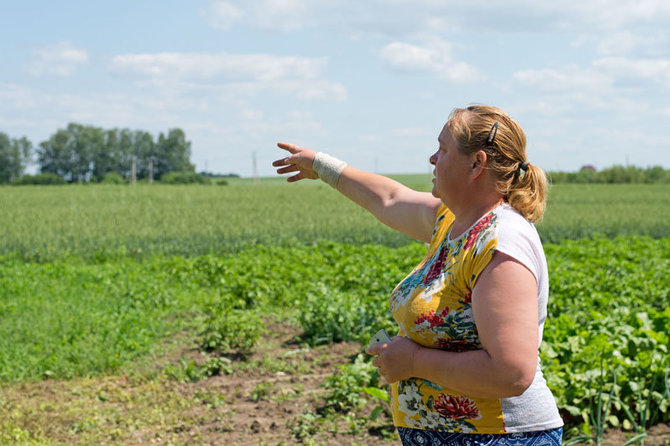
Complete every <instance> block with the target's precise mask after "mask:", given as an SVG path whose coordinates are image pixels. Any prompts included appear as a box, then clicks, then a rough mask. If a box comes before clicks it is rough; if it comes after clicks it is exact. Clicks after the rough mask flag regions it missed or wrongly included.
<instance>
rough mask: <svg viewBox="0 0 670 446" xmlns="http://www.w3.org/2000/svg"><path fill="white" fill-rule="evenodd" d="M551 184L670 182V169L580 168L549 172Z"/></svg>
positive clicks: (628, 167) (655, 167)
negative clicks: (572, 170)
mask: <svg viewBox="0 0 670 446" xmlns="http://www.w3.org/2000/svg"><path fill="white" fill-rule="evenodd" d="M548 176H549V179H550V180H551V182H552V183H553V184H561V183H609V184H613V183H646V184H668V183H670V170H667V169H664V168H663V167H661V166H653V167H648V168H640V167H635V166H613V167H609V168H607V169H603V170H599V171H596V170H595V169H592V168H582V169H580V170H579V171H578V172H549V173H548Z"/></svg>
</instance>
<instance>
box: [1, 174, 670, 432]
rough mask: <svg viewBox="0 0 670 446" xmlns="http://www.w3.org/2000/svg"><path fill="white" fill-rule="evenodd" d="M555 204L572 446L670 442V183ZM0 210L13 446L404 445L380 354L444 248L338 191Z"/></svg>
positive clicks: (559, 371) (554, 368) (546, 353)
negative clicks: (410, 284)
mask: <svg viewBox="0 0 670 446" xmlns="http://www.w3.org/2000/svg"><path fill="white" fill-rule="evenodd" d="M396 178H397V179H398V180H400V181H402V182H404V183H406V184H408V185H410V186H411V187H414V188H416V189H420V190H429V187H430V181H429V178H428V176H425V175H413V176H409V175H407V176H397V177H396ZM303 183H304V184H303ZM550 197H551V198H550V202H549V207H548V212H547V215H546V217H545V219H544V220H543V221H542V223H541V224H540V225H538V229H539V231H540V234H541V236H542V238H543V241H544V243H545V250H546V254H547V259H548V263H549V274H550V303H549V309H548V311H549V316H548V320H547V325H546V326H545V331H544V340H543V345H542V349H541V355H540V356H541V360H542V363H543V367H544V371H545V376H546V378H547V381H548V384H549V386H550V387H551V388H552V390H553V392H554V395H555V396H556V399H557V402H558V404H559V408H560V410H561V414H562V416H563V418H564V420H565V422H566V431H565V432H566V433H565V436H564V439H566V440H568V442H569V441H573V442H575V443H577V442H579V443H582V444H584V443H588V442H593V443H600V442H601V441H604V442H607V441H609V442H610V444H624V443H626V442H629V441H630V442H631V443H630V444H636V443H637V444H641V443H642V442H644V444H647V445H655V444H658V445H665V444H669V443H670V427H669V426H668V423H670V407H669V406H670V376H669V372H668V371H669V369H670V305H668V304H669V303H670V275H669V274H668V271H670V185H600V184H598V185H595V184H594V185H572V184H566V185H556V186H553V188H552V190H551V195H550ZM0 209H2V212H1V213H0V414H1V416H0V445H4V444H8V445H9V444H12V445H13V444H36V445H37V444H39V445H42V444H47V445H50V444H54V445H60V444H151V443H156V444H296V443H304V444H370V445H371V444H380V443H387V444H397V440H396V439H395V437H394V435H395V434H394V433H393V429H392V425H391V421H390V418H389V412H388V407H387V404H386V401H385V399H387V396H386V393H385V392H384V391H381V390H380V388H379V383H378V377H377V375H376V373H375V372H374V367H372V366H371V364H370V362H369V358H368V357H366V355H364V354H362V350H363V344H364V343H365V342H366V340H367V338H368V337H369V335H370V334H371V332H373V331H376V330H377V329H379V328H386V329H387V330H393V321H392V320H391V318H390V315H389V313H388V306H387V304H386V300H387V296H388V294H389V292H390V291H391V289H392V288H393V287H394V285H395V284H396V283H397V282H398V281H399V280H401V279H402V278H403V277H404V276H405V275H406V274H407V272H408V271H409V270H410V269H411V268H412V267H413V266H414V265H415V264H416V263H417V262H418V261H419V260H420V259H421V258H422V256H423V253H424V250H425V246H424V245H423V244H421V243H417V242H415V241H412V240H410V239H408V238H406V237H404V236H402V235H399V234H397V233H394V232H393V231H392V230H390V229H387V228H385V227H384V226H382V225H381V224H380V223H379V222H377V221H376V220H375V219H374V218H373V217H371V216H370V215H369V214H367V213H366V212H365V211H363V210H361V209H359V208H358V207H357V206H356V205H354V204H352V203H350V202H348V201H347V200H346V199H344V198H343V197H341V196H339V195H338V194H337V193H335V192H334V191H332V190H331V189H330V188H329V187H328V186H325V185H323V184H321V183H319V182H309V183H305V182H301V183H298V184H291V185H289V184H286V183H285V182H283V181H280V180H278V179H263V180H261V182H260V184H253V182H252V180H246V179H245V180H241V179H240V180H231V181H230V185H228V186H158V185H152V186H147V185H144V186H136V187H129V186H101V185H99V186H58V187H55V186H54V187H0ZM573 444H574V443H573Z"/></svg>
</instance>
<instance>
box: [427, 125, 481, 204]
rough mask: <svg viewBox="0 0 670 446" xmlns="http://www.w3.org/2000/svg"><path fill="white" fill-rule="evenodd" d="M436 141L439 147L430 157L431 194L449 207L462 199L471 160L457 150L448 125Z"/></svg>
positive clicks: (456, 144)
mask: <svg viewBox="0 0 670 446" xmlns="http://www.w3.org/2000/svg"><path fill="white" fill-rule="evenodd" d="M437 141H438V142H439V147H438V149H437V151H436V152H435V153H434V154H433V155H432V156H431V157H430V164H432V165H433V166H435V168H434V169H433V176H434V178H433V190H432V194H433V196H435V197H437V198H439V199H440V200H442V202H443V203H444V204H446V205H447V206H449V207H451V206H453V205H454V204H456V203H457V202H458V201H457V200H458V198H459V197H461V198H462V197H463V192H464V190H465V188H466V187H467V182H468V176H469V173H470V171H471V168H472V160H471V159H470V157H469V156H467V155H463V154H462V153H461V152H460V151H459V150H458V143H457V142H456V140H455V139H454V137H453V136H452V134H451V131H450V130H449V125H448V123H447V125H445V126H444V128H443V129H442V132H441V133H440V136H439V137H438V138H437Z"/></svg>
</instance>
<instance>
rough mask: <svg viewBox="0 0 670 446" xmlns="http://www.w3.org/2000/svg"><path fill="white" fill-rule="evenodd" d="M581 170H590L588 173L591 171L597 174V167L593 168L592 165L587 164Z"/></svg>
mask: <svg viewBox="0 0 670 446" xmlns="http://www.w3.org/2000/svg"><path fill="white" fill-rule="evenodd" d="M579 170H588V171H591V172H595V171H596V168H595V166H593V165H591V164H585V165H583V166H582V167H581V168H580V169H579Z"/></svg>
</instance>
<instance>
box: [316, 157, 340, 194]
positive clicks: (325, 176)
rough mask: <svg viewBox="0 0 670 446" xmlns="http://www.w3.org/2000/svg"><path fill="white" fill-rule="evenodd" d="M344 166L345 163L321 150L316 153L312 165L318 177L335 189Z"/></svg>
mask: <svg viewBox="0 0 670 446" xmlns="http://www.w3.org/2000/svg"><path fill="white" fill-rule="evenodd" d="M345 167H347V163H345V162H344V161H342V160H338V159H337V158H335V157H333V156H330V155H327V154H325V153H323V152H319V153H317V154H316V156H315V157H314V165H313V166H312V168H313V169H314V172H316V174H317V175H318V176H319V178H321V179H322V180H323V181H324V182H326V183H328V184H329V185H331V186H332V187H334V188H335V189H337V181H338V180H339V179H340V174H341V173H342V170H344V168H345Z"/></svg>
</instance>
